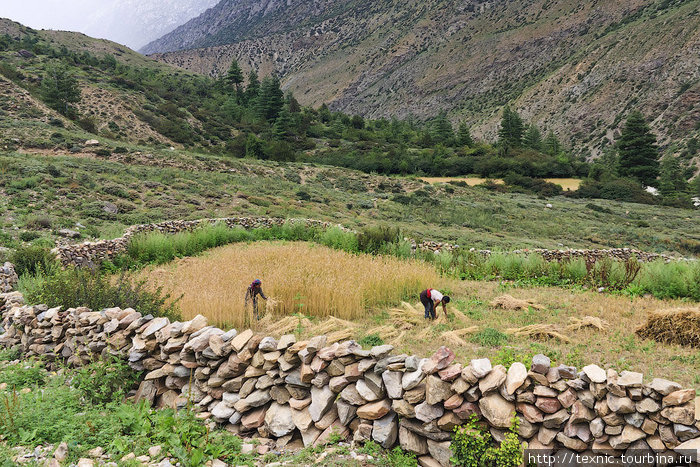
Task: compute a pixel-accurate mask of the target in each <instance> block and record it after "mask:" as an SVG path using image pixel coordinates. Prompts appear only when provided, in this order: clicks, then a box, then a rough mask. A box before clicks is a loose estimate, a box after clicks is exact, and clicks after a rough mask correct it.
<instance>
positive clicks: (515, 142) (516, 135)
mask: <svg viewBox="0 0 700 467" xmlns="http://www.w3.org/2000/svg"><path fill="white" fill-rule="evenodd" d="M524 132H525V125H524V124H523V120H522V119H521V118H520V115H518V113H517V112H515V111H513V110H512V109H511V108H510V106H509V105H506V107H505V108H504V109H503V118H502V119H501V128H500V129H499V130H498V139H499V144H500V145H501V147H502V148H503V149H504V150H505V151H506V152H507V151H508V149H510V148H518V147H520V146H522V143H523V133H524Z"/></svg>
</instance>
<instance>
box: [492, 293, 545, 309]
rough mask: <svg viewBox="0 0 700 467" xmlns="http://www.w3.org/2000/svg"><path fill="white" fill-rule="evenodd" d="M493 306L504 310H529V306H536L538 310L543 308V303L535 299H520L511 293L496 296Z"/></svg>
mask: <svg viewBox="0 0 700 467" xmlns="http://www.w3.org/2000/svg"><path fill="white" fill-rule="evenodd" d="M491 306H492V307H494V308H503V309H504V310H527V309H529V308H534V309H536V310H543V309H544V307H543V306H542V305H538V304H536V303H535V302H534V300H520V299H519V298H515V297H513V296H511V295H508V294H506V295H501V296H500V297H496V298H495V299H494V300H493V301H492V302H491Z"/></svg>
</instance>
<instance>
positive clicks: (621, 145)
mask: <svg viewBox="0 0 700 467" xmlns="http://www.w3.org/2000/svg"><path fill="white" fill-rule="evenodd" d="M616 145H617V150H618V152H619V154H620V175H621V176H623V177H633V178H636V179H637V180H639V181H640V182H641V183H643V184H644V185H647V186H656V185H657V181H656V178H657V177H658V175H659V150H658V147H657V146H656V136H654V134H653V133H652V132H651V129H650V128H649V125H647V122H646V121H645V120H644V116H643V115H642V113H641V112H639V111H634V112H632V113H631V114H630V115H629V116H628V117H627V121H626V122H625V126H624V127H623V128H622V134H621V135H620V139H619V140H618V141H617V144H616Z"/></svg>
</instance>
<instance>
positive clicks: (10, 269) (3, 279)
mask: <svg viewBox="0 0 700 467" xmlns="http://www.w3.org/2000/svg"><path fill="white" fill-rule="evenodd" d="M17 280H18V278H17V273H16V272H15V267H14V265H13V264H12V263H5V264H3V265H2V266H1V267H0V293H7V292H11V291H12V289H14V287H15V285H16V284H17Z"/></svg>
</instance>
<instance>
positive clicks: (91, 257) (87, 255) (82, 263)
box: [53, 217, 347, 267]
mask: <svg viewBox="0 0 700 467" xmlns="http://www.w3.org/2000/svg"><path fill="white" fill-rule="evenodd" d="M286 222H300V223H303V224H304V225H307V226H314V227H322V228H328V227H333V226H336V227H339V228H342V229H344V230H347V229H345V228H344V227H342V226H340V225H336V224H333V223H330V222H324V221H319V220H314V219H285V218H281V217H225V218H216V219H198V220H192V221H184V220H175V221H166V222H159V223H155V224H142V225H134V226H131V227H129V228H128V229H127V230H126V232H124V235H122V236H121V237H119V238H115V239H112V240H101V241H98V242H84V243H79V244H75V245H63V246H59V247H57V248H55V249H54V250H53V252H54V253H55V254H56V256H57V257H58V259H59V261H61V263H62V264H63V265H64V266H68V265H73V266H78V267H94V266H95V265H96V264H97V263H99V262H100V261H105V260H111V259H113V258H114V257H115V256H118V255H120V254H122V253H125V252H126V251H127V247H128V245H129V240H130V239H131V238H132V237H134V236H135V235H138V234H140V233H147V232H160V233H163V234H176V233H178V232H186V231H191V230H194V229H196V228H197V227H201V226H203V225H213V224H225V225H227V226H228V227H231V228H233V227H243V228H245V229H255V228H265V227H273V226H281V225H283V224H285V223H286Z"/></svg>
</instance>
